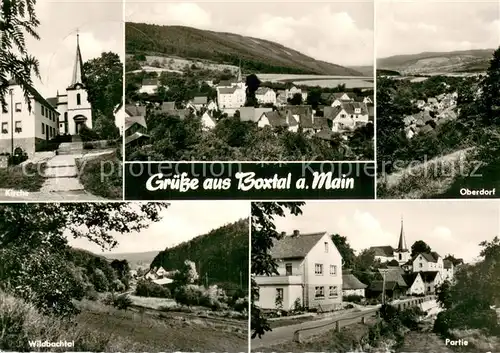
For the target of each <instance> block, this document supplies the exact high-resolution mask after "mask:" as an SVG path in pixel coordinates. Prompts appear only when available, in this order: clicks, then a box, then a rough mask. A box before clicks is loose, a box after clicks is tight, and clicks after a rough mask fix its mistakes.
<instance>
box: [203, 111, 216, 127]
mask: <svg viewBox="0 0 500 353" xmlns="http://www.w3.org/2000/svg"><path fill="white" fill-rule="evenodd" d="M201 124H202V126H203V129H204V130H211V129H213V128H214V127H215V125H216V123H215V121H214V119H213V118H212V116H211V115H210V114H209V113H208V111H206V112H205V113H203V115H202V116H201Z"/></svg>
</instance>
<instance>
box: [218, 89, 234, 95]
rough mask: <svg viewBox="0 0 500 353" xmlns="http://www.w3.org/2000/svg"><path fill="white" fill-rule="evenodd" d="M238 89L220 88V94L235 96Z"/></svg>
mask: <svg viewBox="0 0 500 353" xmlns="http://www.w3.org/2000/svg"><path fill="white" fill-rule="evenodd" d="M237 89H238V87H219V88H218V90H219V94H233V93H234V92H236V90H237Z"/></svg>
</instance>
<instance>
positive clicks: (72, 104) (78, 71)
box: [57, 35, 92, 135]
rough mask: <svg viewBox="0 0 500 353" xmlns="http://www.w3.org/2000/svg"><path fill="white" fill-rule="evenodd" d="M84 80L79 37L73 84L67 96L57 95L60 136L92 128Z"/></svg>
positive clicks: (90, 108)
mask: <svg viewBox="0 0 500 353" xmlns="http://www.w3.org/2000/svg"><path fill="white" fill-rule="evenodd" d="M82 78H83V60H82V54H81V52H80V44H79V42H78V35H77V44H76V60H75V66H74V69H73V77H72V79H71V84H70V85H69V87H68V88H66V94H65V95H59V94H58V95H57V111H58V112H59V114H60V115H59V133H60V134H69V135H77V134H78V133H79V131H80V128H81V127H82V126H83V125H86V126H87V127H88V128H90V129H91V128H92V107H91V105H90V102H89V100H88V93H87V90H86V89H85V86H84V85H83V79H82Z"/></svg>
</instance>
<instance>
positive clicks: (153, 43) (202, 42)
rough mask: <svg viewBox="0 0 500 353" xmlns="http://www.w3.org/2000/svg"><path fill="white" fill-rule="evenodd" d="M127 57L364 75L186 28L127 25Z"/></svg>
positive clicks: (259, 43)
mask: <svg viewBox="0 0 500 353" xmlns="http://www.w3.org/2000/svg"><path fill="white" fill-rule="evenodd" d="M125 40H126V42H125V48H126V53H127V54H145V55H159V56H176V57H182V58H186V59H199V60H207V61H211V62H215V63H219V64H230V65H235V66H238V65H239V63H240V60H241V63H242V66H243V69H244V70H245V71H251V72H258V73H283V74H318V75H339V76H362V74H361V73H360V72H358V71H356V70H353V69H349V68H346V67H343V66H340V65H335V64H331V63H328V62H325V61H320V60H315V59H314V58H311V57H309V56H306V55H304V54H302V53H300V52H298V51H296V50H293V49H290V48H287V47H285V46H283V45H281V44H278V43H275V42H271V41H268V40H264V39H258V38H252V37H246V36H242V35H239V34H234V33H223V32H214V31H207V30H201V29H197V28H192V27H184V26H159V25H151V24H145V23H133V22H127V23H126V24H125Z"/></svg>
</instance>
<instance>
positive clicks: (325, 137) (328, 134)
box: [314, 128, 335, 141]
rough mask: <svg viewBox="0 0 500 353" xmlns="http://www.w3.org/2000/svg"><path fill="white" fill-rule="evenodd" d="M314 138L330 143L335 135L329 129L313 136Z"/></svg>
mask: <svg viewBox="0 0 500 353" xmlns="http://www.w3.org/2000/svg"><path fill="white" fill-rule="evenodd" d="M314 137H316V138H319V139H322V140H327V141H332V140H334V139H335V133H334V132H333V131H332V130H330V129H329V128H325V129H322V130H321V131H319V132H318V133H317V134H315V135H314Z"/></svg>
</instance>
